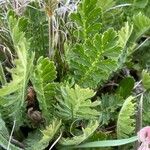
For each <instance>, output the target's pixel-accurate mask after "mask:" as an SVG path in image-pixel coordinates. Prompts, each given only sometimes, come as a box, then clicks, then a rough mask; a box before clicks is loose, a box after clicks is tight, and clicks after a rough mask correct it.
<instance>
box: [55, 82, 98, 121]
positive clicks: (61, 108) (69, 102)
mask: <svg viewBox="0 0 150 150" xmlns="http://www.w3.org/2000/svg"><path fill="white" fill-rule="evenodd" d="M60 90H61V97H59V98H57V99H58V105H57V106H56V108H57V110H58V111H57V114H58V115H59V117H60V118H63V119H64V120H72V121H74V120H75V119H93V118H95V119H96V118H97V117H98V116H99V112H98V111H97V110H96V109H95V107H96V106H98V105H99V104H100V102H99V101H94V102H92V101H91V100H90V98H92V97H93V96H94V95H95V92H94V91H93V90H91V89H89V88H86V89H84V88H81V87H80V86H78V85H75V87H74V88H70V87H69V86H68V85H67V86H61V89H60Z"/></svg>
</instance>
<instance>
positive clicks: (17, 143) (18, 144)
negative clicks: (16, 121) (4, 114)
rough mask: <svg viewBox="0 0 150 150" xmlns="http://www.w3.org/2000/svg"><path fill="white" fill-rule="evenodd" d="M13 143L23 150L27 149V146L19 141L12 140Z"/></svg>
mask: <svg viewBox="0 0 150 150" xmlns="http://www.w3.org/2000/svg"><path fill="white" fill-rule="evenodd" d="M11 143H12V144H14V145H16V146H18V147H20V148H23V149H24V148H25V146H24V145H23V144H22V143H21V142H19V141H17V140H16V139H13V138H12V139H11Z"/></svg>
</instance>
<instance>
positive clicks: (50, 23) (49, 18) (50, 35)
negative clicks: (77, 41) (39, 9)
mask: <svg viewBox="0 0 150 150" xmlns="http://www.w3.org/2000/svg"><path fill="white" fill-rule="evenodd" d="M48 30H49V31H48V32H49V58H51V59H52V58H53V48H54V47H53V40H54V39H53V38H54V32H53V22H52V17H51V16H48Z"/></svg>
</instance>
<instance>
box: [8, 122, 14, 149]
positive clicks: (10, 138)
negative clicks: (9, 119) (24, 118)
mask: <svg viewBox="0 0 150 150" xmlns="http://www.w3.org/2000/svg"><path fill="white" fill-rule="evenodd" d="M15 126H16V120H14V124H13V127H12V130H11V134H10V137H9V142H8V146H7V150H9V147H10V144H11V140H12V135H13V132H14V129H15Z"/></svg>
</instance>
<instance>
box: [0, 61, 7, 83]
mask: <svg viewBox="0 0 150 150" xmlns="http://www.w3.org/2000/svg"><path fill="white" fill-rule="evenodd" d="M0 81H1V82H2V85H5V84H6V83H7V81H6V78H5V74H4V71H3V67H2V64H1V62H0Z"/></svg>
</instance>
